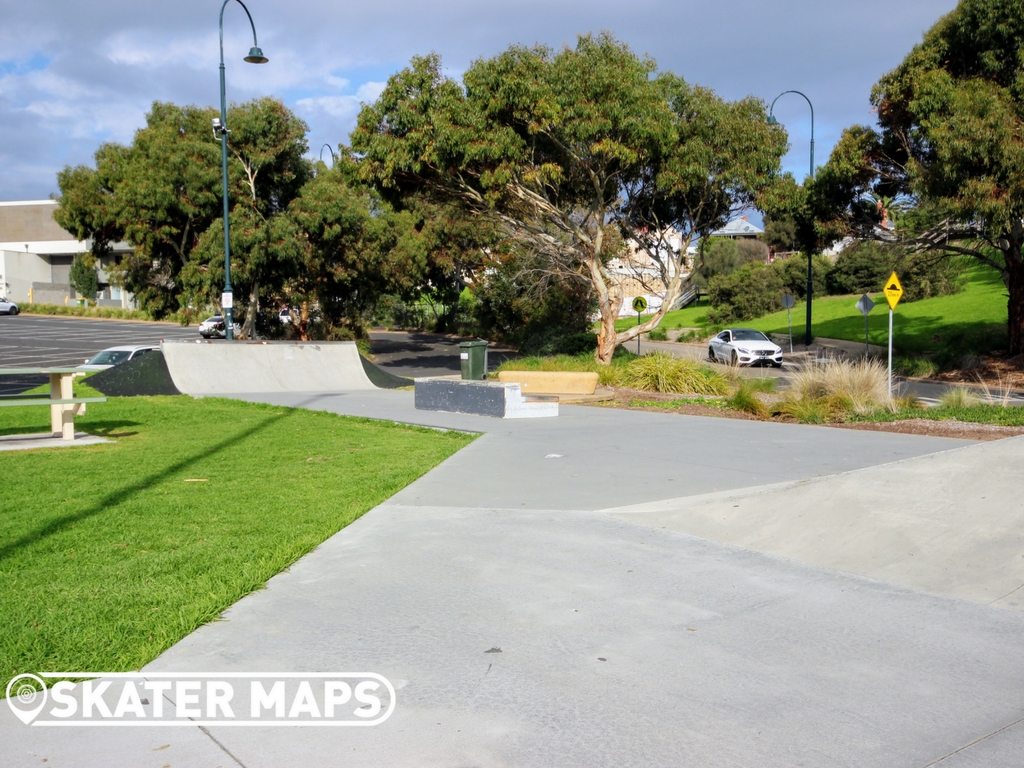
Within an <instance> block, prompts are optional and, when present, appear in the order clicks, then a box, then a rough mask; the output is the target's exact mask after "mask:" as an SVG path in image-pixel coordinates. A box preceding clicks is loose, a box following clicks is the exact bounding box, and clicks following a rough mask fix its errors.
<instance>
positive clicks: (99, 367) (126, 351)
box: [78, 346, 159, 371]
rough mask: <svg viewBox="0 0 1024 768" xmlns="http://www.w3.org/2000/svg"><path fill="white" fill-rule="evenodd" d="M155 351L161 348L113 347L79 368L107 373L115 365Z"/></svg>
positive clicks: (91, 358)
mask: <svg viewBox="0 0 1024 768" xmlns="http://www.w3.org/2000/svg"><path fill="white" fill-rule="evenodd" d="M154 349H159V347H153V346H145V347H111V348H110V349H104V350H103V351H102V352H98V353H97V354H95V355H93V356H92V357H90V358H89V359H88V360H86V361H85V364H84V365H80V366H78V367H79V368H81V369H82V370H83V371H105V370H107V368H113V367H114V366H115V365H120V364H121V363H127V362H128V361H129V360H134V359H135V358H137V357H141V356H142V355H145V354H147V353H149V352H152V351H153V350H154Z"/></svg>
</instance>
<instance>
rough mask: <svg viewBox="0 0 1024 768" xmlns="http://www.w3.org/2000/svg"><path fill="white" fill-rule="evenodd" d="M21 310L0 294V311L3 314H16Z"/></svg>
mask: <svg viewBox="0 0 1024 768" xmlns="http://www.w3.org/2000/svg"><path fill="white" fill-rule="evenodd" d="M20 311H21V310H19V309H18V305H17V304H15V303H14V302H13V301H8V300H7V299H5V298H4V297H3V296H0V312H2V313H3V314H5V315H16V314H18V312H20Z"/></svg>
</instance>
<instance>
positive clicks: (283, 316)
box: [277, 307, 292, 325]
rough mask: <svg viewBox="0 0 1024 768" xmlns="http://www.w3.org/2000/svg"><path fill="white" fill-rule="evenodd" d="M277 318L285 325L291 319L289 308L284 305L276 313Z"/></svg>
mask: <svg viewBox="0 0 1024 768" xmlns="http://www.w3.org/2000/svg"><path fill="white" fill-rule="evenodd" d="M277 319H278V321H279V322H280V323H281V324H282V325H287V324H288V323H290V322H291V321H292V314H291V310H290V309H288V307H285V308H284V309H282V310H281V311H280V312H278V313H277Z"/></svg>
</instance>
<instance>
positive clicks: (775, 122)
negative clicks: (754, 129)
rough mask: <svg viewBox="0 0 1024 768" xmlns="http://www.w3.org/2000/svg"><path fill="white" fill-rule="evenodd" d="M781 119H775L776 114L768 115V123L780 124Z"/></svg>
mask: <svg viewBox="0 0 1024 768" xmlns="http://www.w3.org/2000/svg"><path fill="white" fill-rule="evenodd" d="M778 124H779V121H778V120H776V119H775V115H768V125H778Z"/></svg>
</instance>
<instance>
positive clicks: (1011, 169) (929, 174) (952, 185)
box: [808, 0, 1024, 355]
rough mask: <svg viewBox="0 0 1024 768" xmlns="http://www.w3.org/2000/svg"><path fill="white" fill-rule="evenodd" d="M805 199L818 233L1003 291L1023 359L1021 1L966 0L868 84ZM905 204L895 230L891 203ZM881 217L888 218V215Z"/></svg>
mask: <svg viewBox="0 0 1024 768" xmlns="http://www.w3.org/2000/svg"><path fill="white" fill-rule="evenodd" d="M871 102H872V104H873V105H874V107H875V109H876V110H877V113H878V130H875V129H874V128H871V127H867V126H853V127H851V128H848V129H847V130H846V131H845V132H844V134H843V136H842V138H841V139H840V141H839V143H838V144H837V145H836V148H835V150H833V153H832V156H831V158H830V159H829V162H828V163H827V164H826V166H825V168H824V169H823V171H822V173H821V174H820V175H819V177H818V179H816V180H815V182H814V185H813V188H812V190H811V191H810V192H809V194H808V199H809V201H810V204H811V209H812V213H813V216H814V218H815V219H816V221H817V227H818V231H819V233H820V234H822V235H827V236H828V237H827V239H836V238H838V237H840V236H842V235H844V234H853V235H855V236H858V237H863V238H872V237H874V238H880V239H887V240H895V241H899V242H903V243H905V244H907V245H909V246H911V247H914V248H916V249H918V250H927V251H933V252H935V253H937V254H941V253H945V254H951V255H953V254H962V255H968V256H971V257H973V258H975V259H977V260H978V261H980V262H982V263H984V264H987V265H989V266H991V267H993V268H994V269H996V270H998V271H999V273H1000V274H1001V275H1002V278H1003V281H1004V283H1005V284H1006V288H1007V309H1008V328H1007V330H1008V335H1009V352H1010V354H1011V355H1020V354H1024V252H1022V249H1024V2H1022V0H962V2H960V4H959V5H958V6H957V7H956V8H955V9H954V10H953V11H951V12H950V13H949V14H947V15H946V16H944V17H943V18H942V19H940V20H939V22H938V23H936V24H935V26H933V27H932V28H931V29H930V30H929V31H928V32H927V33H926V34H925V35H924V38H923V40H922V42H921V43H920V44H918V45H917V46H915V47H914V48H913V50H911V52H910V53H909V54H908V55H907V57H906V58H905V59H904V60H903V62H902V63H901V64H900V65H899V66H898V67H896V68H895V69H893V70H892V71H891V72H889V73H888V74H886V75H884V76H883V77H882V78H881V80H879V82H878V83H877V84H876V85H875V87H874V89H873V90H872V94H871ZM892 201H895V204H896V205H900V203H903V205H904V206H905V207H906V206H908V205H909V207H911V210H910V211H907V212H906V213H901V215H900V216H899V218H898V220H896V221H895V226H889V227H882V226H881V222H882V220H883V219H891V218H892V215H891V214H892V213H893V211H890V210H889V209H890V206H891V205H892V204H893V203H892ZM887 214H888V215H887Z"/></svg>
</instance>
